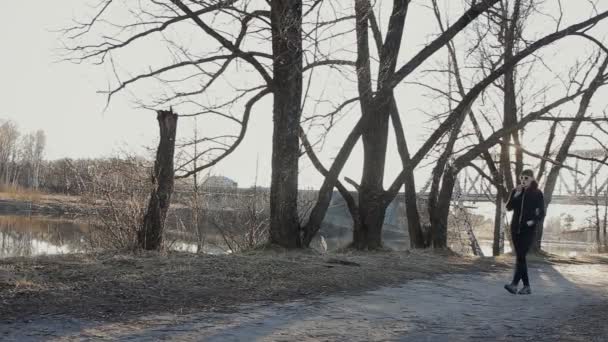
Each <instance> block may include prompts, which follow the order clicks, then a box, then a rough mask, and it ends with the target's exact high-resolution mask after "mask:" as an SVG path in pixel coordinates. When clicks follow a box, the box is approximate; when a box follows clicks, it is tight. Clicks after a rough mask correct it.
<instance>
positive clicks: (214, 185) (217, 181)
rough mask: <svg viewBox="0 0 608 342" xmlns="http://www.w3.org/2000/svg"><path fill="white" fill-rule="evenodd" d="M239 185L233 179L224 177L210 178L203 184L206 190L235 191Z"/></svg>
mask: <svg viewBox="0 0 608 342" xmlns="http://www.w3.org/2000/svg"><path fill="white" fill-rule="evenodd" d="M238 186H239V184H238V183H237V182H235V181H233V180H232V179H230V178H228V177H224V176H210V177H209V178H207V179H206V180H205V181H204V182H203V184H202V188H203V189H206V190H230V191H234V190H236V189H237V188H238Z"/></svg>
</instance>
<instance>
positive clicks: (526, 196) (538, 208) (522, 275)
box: [505, 170, 545, 294]
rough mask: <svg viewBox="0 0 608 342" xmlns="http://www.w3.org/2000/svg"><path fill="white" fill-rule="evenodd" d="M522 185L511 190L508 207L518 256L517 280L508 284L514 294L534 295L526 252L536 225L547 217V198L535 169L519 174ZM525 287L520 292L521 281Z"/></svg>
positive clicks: (506, 287) (509, 289) (514, 246)
mask: <svg viewBox="0 0 608 342" xmlns="http://www.w3.org/2000/svg"><path fill="white" fill-rule="evenodd" d="M519 180H520V184H519V185H518V186H517V187H516V188H515V189H513V191H511V195H510V196H509V201H508V202H507V210H508V211H511V210H513V217H512V219H511V241H512V243H513V244H512V246H513V250H514V251H515V255H516V262H515V274H514V275H513V281H512V282H511V283H510V284H507V285H505V289H506V290H507V291H509V292H510V293H512V294H516V293H518V294H531V293H532V290H531V289H530V279H529V278H528V264H527V263H526V254H528V250H529V249H530V246H531V245H532V243H533V242H534V240H535V237H536V228H537V226H538V225H539V224H540V223H541V222H542V220H543V218H544V217H545V201H544V198H543V193H542V191H541V190H540V189H539V188H538V183H537V182H536V180H535V179H534V172H532V170H524V171H523V172H522V173H521V175H520V176H519ZM520 280H521V281H523V284H524V287H523V288H522V289H521V290H519V291H517V287H518V285H519V281H520Z"/></svg>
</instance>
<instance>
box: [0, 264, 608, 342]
mask: <svg viewBox="0 0 608 342" xmlns="http://www.w3.org/2000/svg"><path fill="white" fill-rule="evenodd" d="M530 271H531V274H532V285H533V291H534V294H533V295H531V296H520V295H518V296H514V295H510V294H508V293H507V292H506V291H505V290H503V289H502V285H503V284H504V282H505V281H506V280H507V279H508V278H509V276H510V274H508V273H504V272H501V273H495V274H475V275H466V274H460V275H449V276H443V277H439V278H435V279H434V280H420V281H410V282H408V283H407V284H405V285H403V286H402V287H397V288H384V289H380V290H377V291H372V292H368V293H366V294H364V295H357V296H346V295H345V296H342V297H341V296H332V297H327V298H324V299H321V300H317V301H307V302H302V301H296V302H291V303H288V304H268V305H256V306H243V307H242V308H240V309H239V312H238V313H232V314H209V313H204V314H199V315H187V316H179V315H166V316H154V317H146V318H140V319H138V320H129V321H127V322H123V323H111V324H109V323H102V322H87V321H79V320H73V319H68V318H61V317H52V318H41V319H38V320H35V321H32V322H19V323H15V322H0V340H2V341H98V340H124V341H476V340H477V341H528V340H530V341H532V340H533V341H556V340H560V339H562V340H563V339H564V338H565V337H563V336H566V335H564V334H565V332H564V331H563V329H564V327H565V326H566V325H567V324H566V323H567V322H568V321H569V320H572V319H573V318H574V317H576V315H577V313H578V312H585V311H589V310H591V311H594V312H595V311H597V310H596V309H597V308H600V309H602V310H603V309H604V308H607V307H608V265H554V266H551V265H534V266H531V268H530ZM607 312H608V310H607ZM596 316H597V319H598V320H599V319H600V318H601V317H603V316H602V315H596ZM587 323H588V320H587ZM598 323H599V322H598ZM602 325H605V321H603V322H602ZM568 326H569V328H568V329H569V335H568V336H570V337H569V338H570V340H572V341H576V340H579V339H578V338H579V337H580V338H581V339H580V340H581V341H585V342H590V341H608V336H597V334H598V332H594V331H591V330H589V328H588V327H587V328H585V330H584V331H576V329H577V328H576V326H574V327H573V326H572V325H568ZM591 326H592V327H593V326H595V325H593V324H591ZM572 329H574V330H572ZM581 329H583V328H581ZM601 329H603V328H601ZM592 330H593V329H592ZM603 331H604V332H605V331H606V330H603ZM562 337H563V338H562Z"/></svg>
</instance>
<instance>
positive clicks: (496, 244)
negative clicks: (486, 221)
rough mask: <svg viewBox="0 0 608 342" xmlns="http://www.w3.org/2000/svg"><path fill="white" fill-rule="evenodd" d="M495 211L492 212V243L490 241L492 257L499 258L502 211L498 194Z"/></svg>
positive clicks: (498, 194)
mask: <svg viewBox="0 0 608 342" xmlns="http://www.w3.org/2000/svg"><path fill="white" fill-rule="evenodd" d="M495 204H496V210H495V212H494V241H492V255H493V256H499V255H501V254H502V252H503V251H502V249H501V247H502V246H501V241H502V234H503V231H502V211H503V202H502V196H501V195H500V193H497V194H496V202H495Z"/></svg>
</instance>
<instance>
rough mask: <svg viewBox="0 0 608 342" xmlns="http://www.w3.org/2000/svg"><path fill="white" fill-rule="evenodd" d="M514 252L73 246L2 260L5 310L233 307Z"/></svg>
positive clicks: (487, 261) (27, 313)
mask: <svg viewBox="0 0 608 342" xmlns="http://www.w3.org/2000/svg"><path fill="white" fill-rule="evenodd" d="M509 263H510V262H509V261H508V260H502V259H501V260H494V259H492V258H484V259H477V258H464V257H459V256H455V255H439V254H434V253H431V252H413V253H393V252H378V253H366V254H360V253H344V254H333V255H329V256H321V255H316V254H314V253H312V252H294V253H291V252H290V253H284V252H269V251H263V252H262V251H260V252H252V253H248V254H241V255H223V256H211V255H203V256H197V255H192V254H186V253H171V254H169V255H159V254H156V253H148V254H139V255H113V254H95V255H85V254H77V255H65V256H52V257H38V258H12V259H4V260H0V302H1V303H2V308H3V309H2V310H0V319H3V320H13V319H25V318H27V317H35V316H37V317H39V316H44V315H70V316H75V317H89V318H96V319H110V320H114V319H121V318H124V317H133V316H137V315H140V314H144V313H145V314H149V313H162V312H173V313H187V312H194V311H201V310H230V309H231V308H234V307H235V306H236V305H239V304H245V303H254V302H268V301H273V302H274V301H285V300H293V299H302V298H313V297H315V296H320V295H325V294H337V293H345V292H348V293H352V292H356V291H363V290H369V289H374V288H377V287H380V286H389V285H396V284H401V283H403V282H405V281H407V280H410V279H421V278H429V277H433V276H436V275H440V274H444V273H454V272H488V271H493V270H496V269H501V268H504V267H507V266H508V265H509Z"/></svg>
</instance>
